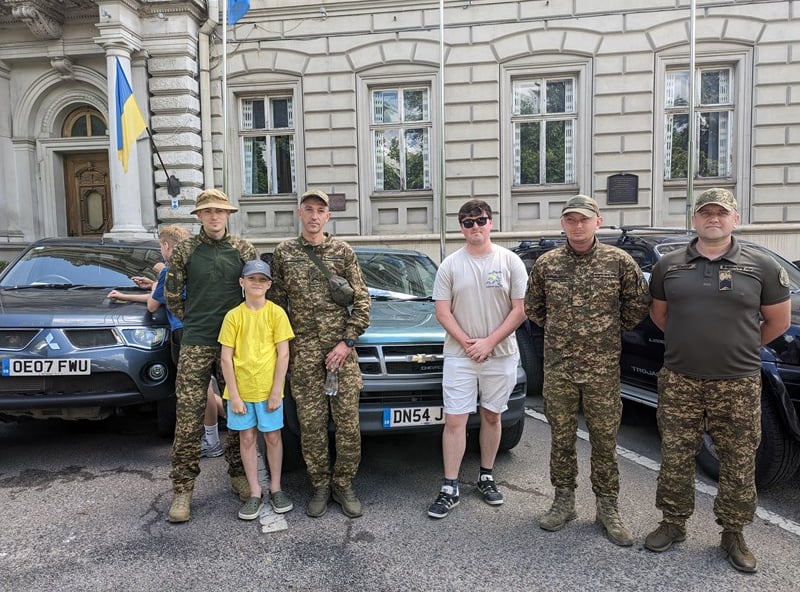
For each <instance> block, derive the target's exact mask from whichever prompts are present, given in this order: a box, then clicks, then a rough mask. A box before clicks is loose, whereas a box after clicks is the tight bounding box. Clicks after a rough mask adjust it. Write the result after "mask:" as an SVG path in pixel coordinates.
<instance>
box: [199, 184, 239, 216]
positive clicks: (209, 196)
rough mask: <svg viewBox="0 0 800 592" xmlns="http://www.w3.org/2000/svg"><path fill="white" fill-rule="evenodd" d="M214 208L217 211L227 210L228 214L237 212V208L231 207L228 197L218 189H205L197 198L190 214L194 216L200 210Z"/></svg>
mask: <svg viewBox="0 0 800 592" xmlns="http://www.w3.org/2000/svg"><path fill="white" fill-rule="evenodd" d="M210 208H216V209H218V210H228V211H229V212H238V211H239V208H237V207H236V206H235V205H233V204H232V203H231V202H230V200H229V199H228V196H227V195H225V194H224V193H223V192H222V191H220V190H219V189H206V190H205V191H203V192H202V193H201V194H200V195H198V196H197V202H196V203H195V206H194V209H193V210H192V214H196V213H197V212H199V211H200V210H208V209H210Z"/></svg>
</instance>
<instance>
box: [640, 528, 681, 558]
mask: <svg viewBox="0 0 800 592" xmlns="http://www.w3.org/2000/svg"><path fill="white" fill-rule="evenodd" d="M685 540H686V528H685V527H684V526H682V525H678V524H674V523H672V522H667V521H665V520H662V521H661V522H660V523H659V525H658V528H656V529H655V530H654V531H653V532H651V533H650V534H648V535H647V538H645V539H644V548H645V549H648V550H650V551H653V552H654V553H662V552H664V551H666V550H667V549H669V548H670V547H671V546H672V543H681V542H683V541H685Z"/></svg>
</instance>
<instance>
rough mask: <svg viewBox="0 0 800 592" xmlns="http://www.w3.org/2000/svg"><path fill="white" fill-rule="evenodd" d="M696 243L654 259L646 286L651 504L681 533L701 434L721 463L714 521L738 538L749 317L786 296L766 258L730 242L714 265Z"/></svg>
mask: <svg viewBox="0 0 800 592" xmlns="http://www.w3.org/2000/svg"><path fill="white" fill-rule="evenodd" d="M714 203H716V202H714ZM696 244H697V239H695V240H694V241H692V243H690V244H689V245H688V246H687V247H686V248H685V249H681V250H679V251H675V252H672V253H668V254H667V255H665V256H664V257H662V258H661V259H660V260H659V261H658V263H656V265H655V267H654V268H653V274H652V277H651V283H650V291H651V294H652V295H653V298H656V299H658V300H664V301H666V302H667V303H668V306H669V309H668V313H667V324H666V327H665V344H666V351H665V353H664V367H663V368H662V369H661V371H660V372H659V375H658V393H659V399H658V425H659V429H660V431H661V455H662V460H661V470H660V472H659V475H658V488H657V490H656V507H657V508H658V509H660V510H661V511H662V512H663V514H664V521H665V522H668V523H671V524H675V525H677V526H680V527H683V525H684V523H685V521H686V519H687V518H688V517H689V516H691V514H692V512H693V511H694V473H695V470H694V456H695V454H696V453H697V450H698V449H699V447H700V443H701V439H702V437H703V432H704V427H707V429H708V432H709V434H710V435H711V438H712V439H713V440H714V446H715V448H716V450H717V454H718V456H719V461H720V478H719V493H718V495H717V497H716V499H715V500H714V514H715V515H716V517H717V522H718V523H719V524H721V525H722V526H723V527H724V528H725V529H726V530H730V531H741V529H742V527H743V526H744V525H746V524H749V523H750V522H752V520H753V514H754V512H755V508H756V485H755V459H756V450H757V448H758V445H759V442H760V440H761V374H760V372H761V358H760V354H759V344H760V336H761V333H760V326H759V318H758V310H759V308H760V307H761V306H763V305H770V304H776V303H778V302H781V301H784V300H786V299H787V298H788V297H789V292H788V278H787V277H786V276H785V273H786V272H785V271H784V270H782V269H781V268H780V267H779V265H778V264H777V263H776V262H775V261H773V260H772V259H770V258H769V256H767V255H765V254H763V253H761V252H760V251H758V250H756V249H753V248H751V247H750V246H749V245H743V244H741V243H739V242H738V241H737V240H736V239H735V238H733V237H731V247H730V249H729V250H728V252H727V253H725V255H723V256H722V257H720V258H718V259H714V260H713V261H711V260H709V259H706V258H705V257H703V256H702V255H701V254H700V253H699V252H698V250H697V248H696ZM704 418H705V419H706V421H707V425H706V423H704Z"/></svg>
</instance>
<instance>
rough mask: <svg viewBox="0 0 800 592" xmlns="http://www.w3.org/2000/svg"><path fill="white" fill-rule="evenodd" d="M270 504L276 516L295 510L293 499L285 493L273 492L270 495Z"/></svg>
mask: <svg viewBox="0 0 800 592" xmlns="http://www.w3.org/2000/svg"><path fill="white" fill-rule="evenodd" d="M269 504H270V505H271V506H272V509H273V511H274V512H275V513H276V514H285V513H286V512H289V511H291V510H292V509H293V508H294V504H293V503H292V498H290V497H289V496H288V495H286V494H285V493H284V492H283V491H273V492H272V493H270V494H269Z"/></svg>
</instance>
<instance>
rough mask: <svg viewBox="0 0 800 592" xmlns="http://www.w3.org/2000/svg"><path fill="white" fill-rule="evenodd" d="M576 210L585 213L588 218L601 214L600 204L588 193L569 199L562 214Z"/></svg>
mask: <svg viewBox="0 0 800 592" xmlns="http://www.w3.org/2000/svg"><path fill="white" fill-rule="evenodd" d="M570 212H576V213H578V214H583V215H584V216H586V217H587V218H594V217H595V216H599V215H600V206H598V205H597V202H596V201H595V200H594V199H592V198H591V197H589V196H588V195H575V196H573V197H570V198H569V199H568V200H567V203H566V204H564V207H563V208H562V209H561V215H562V216H563V215H565V214H569V213H570Z"/></svg>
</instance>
